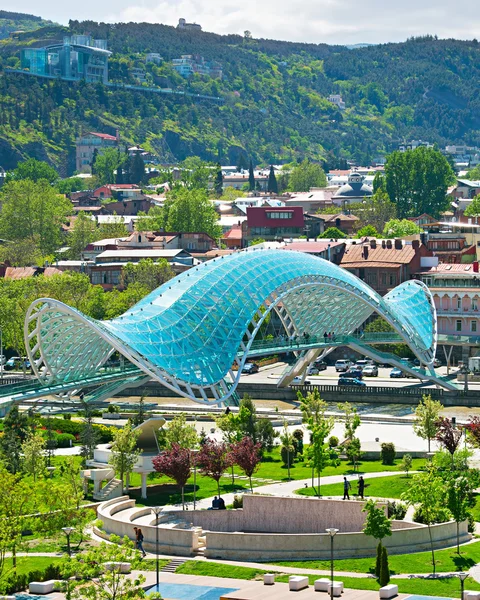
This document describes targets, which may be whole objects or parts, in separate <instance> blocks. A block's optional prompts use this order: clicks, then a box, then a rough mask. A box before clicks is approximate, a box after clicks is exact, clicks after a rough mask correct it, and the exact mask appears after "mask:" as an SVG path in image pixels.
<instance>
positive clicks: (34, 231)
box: [0, 179, 72, 256]
mask: <svg viewBox="0 0 480 600" xmlns="http://www.w3.org/2000/svg"><path fill="white" fill-rule="evenodd" d="M0 202H1V204H2V211H1V213H0V237H3V238H5V239H7V240H10V241H14V242H17V241H25V242H27V243H29V244H31V246H32V247H33V248H35V247H38V249H39V250H40V252H41V253H42V254H43V255H44V256H47V255H48V254H51V253H53V252H54V251H55V250H57V248H58V247H59V246H60V243H61V226H62V225H63V224H64V223H65V222H66V221H67V216H68V215H69V214H71V212H72V204H71V202H70V201H69V200H67V199H66V198H65V197H64V196H62V195H59V194H57V192H56V191H55V189H54V188H52V187H51V185H50V184H49V183H48V182H47V181H45V180H44V179H41V180H40V181H38V182H34V181H32V180H30V179H25V180H21V181H11V182H10V183H8V184H5V185H4V186H3V188H2V191H1V194H0Z"/></svg>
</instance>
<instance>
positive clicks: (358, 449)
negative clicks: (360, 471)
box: [345, 437, 362, 471]
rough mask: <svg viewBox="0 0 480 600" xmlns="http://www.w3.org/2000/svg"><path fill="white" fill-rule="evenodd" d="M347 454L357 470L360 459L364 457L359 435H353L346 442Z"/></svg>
mask: <svg viewBox="0 0 480 600" xmlns="http://www.w3.org/2000/svg"><path fill="white" fill-rule="evenodd" d="M345 454H346V455H347V458H348V460H349V462H351V463H352V464H353V470H354V471H356V470H357V464H358V461H359V460H360V459H361V457H362V445H361V443H360V440H359V438H358V437H352V438H350V439H349V440H348V441H347V442H346V443H345Z"/></svg>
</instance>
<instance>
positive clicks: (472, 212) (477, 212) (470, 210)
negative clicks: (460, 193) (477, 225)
mask: <svg viewBox="0 0 480 600" xmlns="http://www.w3.org/2000/svg"><path fill="white" fill-rule="evenodd" d="M463 214H464V215H465V216H466V217H475V222H478V220H477V219H478V217H479V216H480V194H478V195H477V196H475V198H474V199H473V200H472V201H471V202H470V204H469V205H468V206H467V208H466V209H465V211H464V213H463Z"/></svg>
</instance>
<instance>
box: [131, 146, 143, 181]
mask: <svg viewBox="0 0 480 600" xmlns="http://www.w3.org/2000/svg"><path fill="white" fill-rule="evenodd" d="M144 178H145V164H144V162H143V158H142V156H141V154H140V152H135V156H134V157H133V160H132V162H131V166H130V182H129V183H136V184H139V183H141V182H142V181H143V180H144Z"/></svg>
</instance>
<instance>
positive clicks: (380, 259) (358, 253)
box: [340, 240, 416, 268]
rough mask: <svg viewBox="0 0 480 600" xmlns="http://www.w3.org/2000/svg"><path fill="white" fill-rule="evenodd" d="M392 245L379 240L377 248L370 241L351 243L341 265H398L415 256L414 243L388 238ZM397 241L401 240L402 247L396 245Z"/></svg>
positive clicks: (352, 266) (409, 260) (353, 266)
mask: <svg viewBox="0 0 480 600" xmlns="http://www.w3.org/2000/svg"><path fill="white" fill-rule="evenodd" d="M383 241H385V240H383ZM388 241H389V242H391V247H390V248H388V247H387V246H386V243H385V247H383V245H382V242H381V241H379V240H377V241H376V245H375V248H372V247H371V243H370V242H366V243H363V244H350V245H349V246H347V247H346V249H345V252H344V254H343V257H342V260H341V263H340V264H341V266H342V267H345V268H349V267H351V268H362V267H365V265H368V266H369V267H374V266H379V267H394V266H397V265H405V264H409V263H410V262H411V261H412V259H413V258H414V256H415V252H416V250H415V248H414V247H413V246H412V244H406V243H405V242H404V241H403V240H388ZM395 242H397V243H398V242H401V248H396V247H395Z"/></svg>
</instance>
